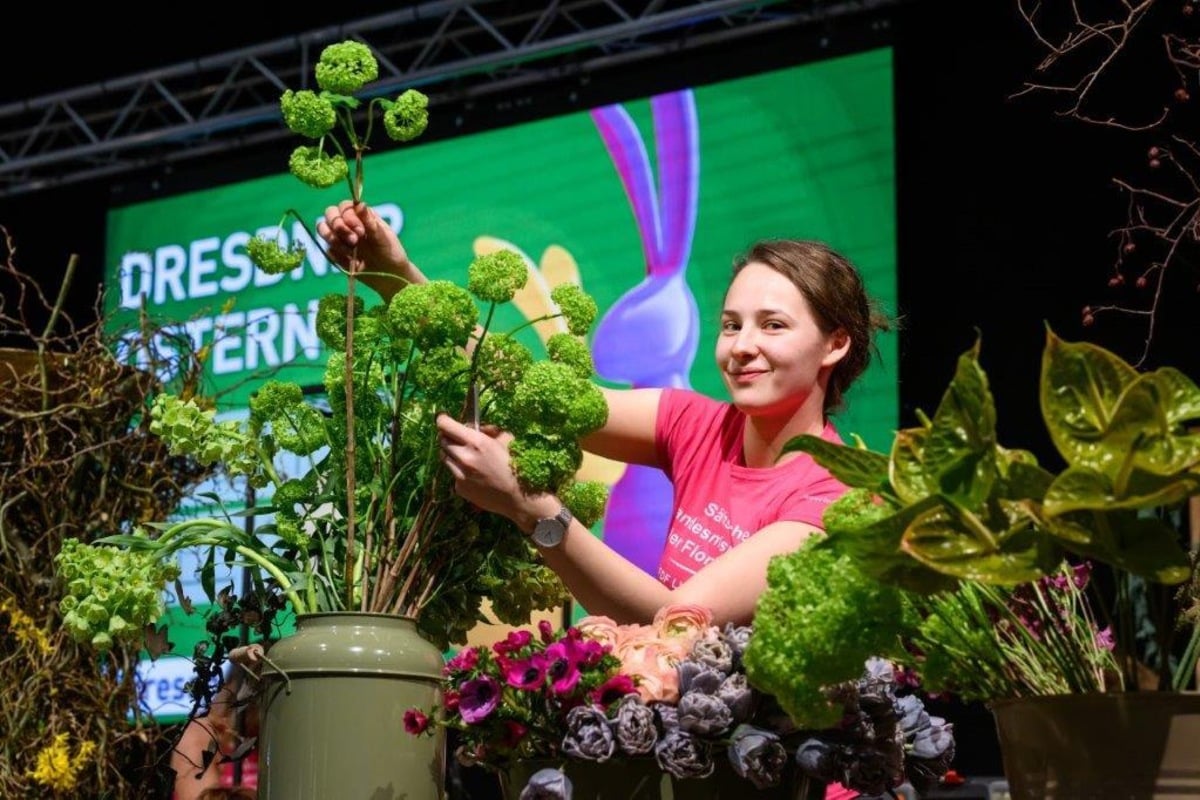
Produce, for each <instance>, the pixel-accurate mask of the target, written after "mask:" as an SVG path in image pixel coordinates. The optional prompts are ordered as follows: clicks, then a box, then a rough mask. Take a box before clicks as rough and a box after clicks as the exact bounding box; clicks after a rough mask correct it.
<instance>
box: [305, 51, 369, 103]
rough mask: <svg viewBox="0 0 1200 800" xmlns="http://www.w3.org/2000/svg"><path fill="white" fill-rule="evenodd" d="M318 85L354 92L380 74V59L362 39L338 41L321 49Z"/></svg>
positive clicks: (349, 92) (347, 92)
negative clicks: (378, 60) (378, 59)
mask: <svg viewBox="0 0 1200 800" xmlns="http://www.w3.org/2000/svg"><path fill="white" fill-rule="evenodd" d="M316 74H317V85H318V86H320V87H321V88H322V89H324V90H325V91H327V92H333V93H334V94H354V93H355V92H357V91H358V90H359V89H361V88H362V87H363V86H365V85H367V84H368V83H370V82H371V81H373V80H375V79H376V78H378V77H379V62H377V61H376V60H375V56H374V54H372V53H371V48H369V47H367V46H366V45H365V44H363V43H362V42H353V41H349V42H338V43H337V44H331V45H329V46H328V47H326V48H325V49H324V50H322V51H321V58H320V60H319V61H318V62H317V69H316Z"/></svg>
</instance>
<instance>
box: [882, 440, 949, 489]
mask: <svg viewBox="0 0 1200 800" xmlns="http://www.w3.org/2000/svg"><path fill="white" fill-rule="evenodd" d="M928 437H929V431H928V429H926V428H905V429H904V430H901V431H897V433H896V438H895V439H893V440H892V458H891V472H890V474H889V478H890V479H891V482H892V490H893V491H895V492H896V496H897V497H898V498H900V500H902V501H903V502H905V503H918V502H920V501H922V500H924V499H926V498H927V497H930V496H932V495H935V494H937V491H938V487H937V479H936V478H935V477H934V475H933V474H932V473H931V472H930V471H928V470H927V469H926V468H925V442H926V440H927V439H928Z"/></svg>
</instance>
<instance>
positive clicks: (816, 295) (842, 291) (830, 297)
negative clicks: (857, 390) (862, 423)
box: [733, 239, 892, 414]
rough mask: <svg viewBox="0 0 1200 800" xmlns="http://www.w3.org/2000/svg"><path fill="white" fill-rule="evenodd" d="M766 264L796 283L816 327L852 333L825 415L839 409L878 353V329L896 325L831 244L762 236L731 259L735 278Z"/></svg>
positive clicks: (831, 383) (833, 374)
mask: <svg viewBox="0 0 1200 800" xmlns="http://www.w3.org/2000/svg"><path fill="white" fill-rule="evenodd" d="M751 262H757V263H760V264H765V265H766V266H768V267H770V268H771V269H773V270H775V271H776V272H778V273H779V274H781V275H783V276H784V277H785V278H787V279H788V280H790V281H791V282H792V283H793V284H795V286H796V288H797V289H799V290H800V294H801V295H803V296H804V299H805V300H806V301H807V302H808V306H809V309H811V311H812V313H813V318H814V319H815V320H816V323H817V327H818V328H820V330H821V332H822V333H824V334H826V335H828V334H831V333H834V332H836V331H838V330H843V331H845V332H846V334H847V336H849V337H850V349H849V350H848V351H847V352H846V355H845V356H844V357H843V358H842V360H841V361H839V362H838V363H837V364H835V365H834V367H833V371H832V372H831V373H830V375H829V386H828V388H827V390H826V393H825V407H824V411H825V413H826V414H829V413H831V412H834V411H837V410H839V409H840V408H841V407H842V405H843V402H844V399H845V394H846V391H847V390H848V389H849V388H850V385H851V384H853V383H854V381H856V380H858V376H859V375H862V374H863V371H864V370H866V368H867V365H868V364H869V363H871V355H872V353H874V354H875V355H876V356H878V355H879V350H878V348H877V347H876V345H875V332H876V331H886V330H890V329H891V327H892V323H891V322H890V321H889V319H888V317H887V315H886V314H885V313H883V311H881V310H880V309H879V308H878V306H877V305H876V303H875V302H874V301H873V300H872V299H871V298H870V297H869V296H868V295H867V291H866V288H865V287H864V286H863V281H862V276H861V275H859V273H858V270H857V269H856V268H855V267H854V265H853V264H851V263H850V262H849V261H848V260H847V259H846V258H845V257H844V256H842V255H841V254H839V253H837V252H836V251H834V250H833V249H831V248H830V247H829V246H828V245H826V244H824V243H822V242H817V241H812V240H806V239H764V240H762V241H759V242H756V243H755V244H753V245H752V246H751V247H750V249H748V250H747V251H746V252H745V253H743V254H742V255H740V256H738V258H737V259H735V260H734V262H733V274H734V276H736V275H737V274H738V273H739V272H741V271H742V269H743V268H745V266H746V265H747V264H750V263H751Z"/></svg>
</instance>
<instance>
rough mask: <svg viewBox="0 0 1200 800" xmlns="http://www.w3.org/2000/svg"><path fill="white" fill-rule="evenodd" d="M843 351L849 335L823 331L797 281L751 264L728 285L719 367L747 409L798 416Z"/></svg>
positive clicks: (754, 413) (735, 400) (756, 413)
mask: <svg viewBox="0 0 1200 800" xmlns="http://www.w3.org/2000/svg"><path fill="white" fill-rule="evenodd" d="M845 351H846V340H845V337H844V336H841V335H835V336H827V335H826V334H824V333H822V332H821V329H820V328H818V327H817V322H816V320H815V319H814V318H813V315H812V312H811V310H810V309H809V306H808V301H807V300H805V299H804V295H802V294H801V293H800V290H799V289H797V288H796V285H795V284H794V283H792V282H791V281H790V280H789V279H788V278H786V277H785V276H783V275H781V274H780V273H778V272H776V271H775V270H773V269H771V268H770V267H768V266H767V265H766V264H762V263H759V262H756V261H755V262H751V263H749V264H747V265H746V266H745V267H744V268H743V269H742V270H741V271H740V272H739V273H738V274H737V277H735V278H734V279H733V283H731V284H730V285H729V291H728V292H726V294H725V308H724V310H723V311H722V313H721V332H720V335H719V336H718V337H717V349H716V356H717V367H718V368H719V369H720V370H721V375H722V377H723V378H724V380H725V386H726V387H727V388H728V389H729V395H730V398H731V399H732V401H733V403H734V405H736V406H737V407H738V408H739V409H741V410H742V411H743V412H744V413H746V414H749V415H750V416H760V415H782V416H790V415H791V414H794V413H795V412H796V410H797V409H799V408H800V406H801V405H802V404H803V403H804V402H805V401H806V400H807V399H808V398H809V397H810V396H811V395H812V393H813V391H815V390H817V389H818V382H817V376H818V374H819V373H820V371H821V369H822V368H823V367H829V366H832V365H833V364H835V363H837V361H838V360H839V359H840V358H841V357H842V356H843V355H844V354H845ZM822 391H823V390H822Z"/></svg>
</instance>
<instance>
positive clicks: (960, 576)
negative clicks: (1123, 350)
mask: <svg viewBox="0 0 1200 800" xmlns="http://www.w3.org/2000/svg"><path fill="white" fill-rule="evenodd" d="M1039 399H1040V405H1041V411H1042V416H1043V419H1044V420H1045V423H1046V426H1047V429H1048V431H1049V434H1050V438H1051V440H1052V442H1053V443H1054V446H1055V448H1056V449H1057V451H1058V454H1059V456H1061V458H1062V461H1063V467H1062V468H1061V469H1059V470H1058V471H1057V472H1055V471H1052V470H1049V469H1047V468H1045V467H1043V466H1041V465H1039V464H1038V463H1037V460H1036V459H1035V457H1034V456H1033V454H1032V453H1030V452H1028V451H1024V450H1015V449H1009V448H1006V447H1003V446H1002V445H1000V444H999V442H998V441H997V436H996V413H995V407H994V404H993V401H992V397H991V394H990V392H989V390H988V382H987V376H986V373H985V372H984V370H983V369H982V367H981V366H980V363H979V345H978V343H977V344H976V345H975V347H973V348H972V349H971V350H970V351H968V352H967V353H965V354H964V355H963V356H961V357H960V359H959V361H958V367H957V371H956V373H955V375H954V378H953V380H952V381H951V384H950V386H949V388H948V389H947V391H946V393H945V394H944V396H943V399H942V402H941V404H940V405H939V407H938V409H937V411H936V413H935V414H934V416H933V417H932V419H930V418H927V417H925V416H924V415H921V416H920V425H918V426H917V427H914V428H909V429H905V430H901V431H899V432H898V433H897V434H896V437H895V440H894V442H893V445H892V450H891V452H890V453H887V454H885V453H876V452H871V451H869V450H866V449H864V448H862V447H855V446H837V445H831V444H829V443H827V442H823V441H820V440H818V439H816V438H814V437H798V438H797V439H795V440H793V442H791V443H790V445H789V446H790V447H791V448H792V449H799V450H803V451H806V452H809V453H811V454H812V455H813V457H814V458H816V459H817V461H818V462H820V463H821V464H823V465H825V466H826V467H828V468H829V469H830V470H831V471H832V472H833V474H834V475H836V476H837V477H838V478H839V479H840V480H842V481H843V482H844V483H846V484H847V485H848V486H850V487H852V490H851V491H850V492H849V493H847V495H845V497H843V498H842V499H841V500H839V501H838V502H836V503H834V504H833V505H831V506H830V508H829V509H828V511H827V512H826V515H825V526H826V531H827V536H825V537H823V538H822V539H821V540H820V541H816V542H814V543H813V544H812V545H811V546H810V547H807V548H805V549H804V551H802V552H801V553H798V554H796V555H794V556H788V557H784V558H782V559H779V563H778V564H774V563H773V564H772V567H771V575H770V578H769V584H770V589H769V590H768V592H767V595H766V596H764V599H763V601H762V603H761V604H760V607H759V610H758V614H757V615H756V619H755V626H756V631H757V632H761V633H762V634H763V635H762V636H761V637H756V639H755V640H754V641H752V642H751V645H750V648H749V651H748V655H747V660H748V662H749V666H750V669H749V673H750V676H751V678H752V679H757V680H758V681H759V682H760V683H761V684H762V685H763V686H764V687H767V688H773V689H775V690H776V691H778V692H779V693H781V694H782V695H783V696H784V697H785V698H787V700H788V701H790V702H792V703H794V704H795V706H796V707H797V708H801V709H807V710H808V711H810V712H812V711H813V710H814V709H815V712H814V713H818V714H819V713H821V707H820V703H819V702H814V701H813V698H814V694H813V686H812V677H813V676H814V675H823V676H825V677H826V679H829V678H831V677H834V676H836V675H837V674H838V673H839V672H844V671H845V669H846V667H845V663H846V662H847V660H848V659H852V658H853V657H854V653H855V652H860V653H861V652H864V651H874V650H878V649H880V648H884V649H886V650H887V651H888V652H890V653H891V654H893V655H895V656H896V657H898V658H902V659H904V660H905V661H906V663H909V664H911V665H913V666H914V667H915V668H916V669H917V671H918V672H921V671H922V669H924V670H925V677H926V679H927V688H930V689H938V688H942V689H948V690H952V691H959V692H962V693H964V694H965V695H967V696H975V697H982V698H984V699H986V700H987V701H989V703H990V704H991V707H992V710H993V713H994V715H995V717H996V720H997V724H998V731H999V734H1000V740H1001V748H1002V755H1003V758H1004V764H1005V772H1006V775H1007V777H1008V780H1009V783H1010V786H1011V788H1012V791H1013V796H1014V797H1020V798H1033V797H1046V796H1071V797H1077V796H1093V795H1092V792H1093V791H1096V792H1099V793H1104V792H1114V791H1115V792H1117V793H1118V794H1122V796H1126V793H1128V796H1139V797H1140V796H1150V793H1151V792H1153V791H1154V787H1155V786H1156V783H1155V781H1156V776H1157V774H1158V772H1159V770H1160V768H1161V769H1163V770H1170V769H1173V768H1179V769H1181V770H1182V772H1177V773H1175V774H1176V777H1181V778H1185V779H1186V780H1188V781H1192V780H1193V779H1195V778H1196V777H1197V776H1196V773H1195V767H1194V765H1195V764H1196V763H1197V758H1198V757H1200V753H1197V752H1196V751H1195V745H1194V744H1189V745H1188V748H1190V749H1186V750H1183V751H1179V750H1178V749H1176V745H1177V743H1178V740H1176V739H1172V738H1169V737H1170V736H1172V735H1177V734H1178V733H1179V728H1178V725H1176V726H1175V728H1174V729H1173V730H1172V728H1171V723H1172V720H1176V721H1178V720H1179V719H1180V718H1181V717H1180V715H1183V714H1195V713H1197V712H1198V711H1200V695H1197V694H1195V693H1194V692H1188V691H1185V690H1187V689H1188V688H1189V687H1192V686H1193V685H1194V684H1193V681H1194V675H1195V665H1196V657H1197V644H1198V642H1200V630H1198V629H1197V627H1196V625H1195V622H1196V619H1197V591H1196V590H1197V583H1196V581H1197V576H1196V560H1195V558H1194V556H1189V552H1188V549H1187V545H1186V542H1185V540H1184V538H1183V537H1182V535H1181V531H1180V526H1179V525H1177V524H1174V522H1173V519H1174V518H1173V517H1172V515H1177V514H1178V513H1179V511H1180V510H1181V507H1182V506H1183V505H1184V503H1185V501H1186V500H1187V499H1188V498H1190V497H1193V496H1195V495H1197V494H1200V436H1198V435H1197V434H1196V433H1195V432H1193V431H1192V430H1190V426H1191V425H1194V423H1195V420H1196V419H1197V418H1200V389H1197V387H1196V385H1195V384H1194V383H1193V382H1192V381H1191V380H1190V379H1189V378H1187V377H1186V376H1185V375H1183V374H1182V373H1180V372H1178V371H1177V370H1174V369H1171V368H1162V369H1158V370H1155V371H1153V372H1144V373H1142V372H1138V371H1137V370H1135V369H1134V368H1133V367H1131V366H1130V365H1129V364H1128V363H1126V362H1125V361H1123V360H1122V359H1121V358H1119V357H1118V356H1116V355H1115V354H1113V353H1111V352H1109V351H1107V350H1105V349H1103V348H1101V347H1098V346H1095V345H1092V344H1087V343H1069V342H1065V341H1063V340H1062V339H1060V338H1059V337H1057V336H1056V335H1055V334H1054V333H1053V332H1052V331H1050V330H1049V329H1047V335H1046V346H1045V350H1044V353H1043V356H1042V370H1041V380H1040V387H1039ZM1176 518H1177V517H1176ZM812 553H818V554H820V555H819V556H817V555H811V554H812ZM1092 567H1095V568H1096V569H1097V570H1103V572H1104V577H1105V578H1106V579H1108V581H1109V583H1108V586H1107V588H1108V591H1106V592H1101V591H1097V592H1092V594H1093V595H1094V596H1093V597H1092V598H1089V596H1088V594H1087V593H1088V591H1089V590H1091V589H1095V588H1096V582H1095V581H1092V580H1090V577H1091V576H1090V575H1089V573H1090V571H1091V568H1092ZM830 575H834V576H837V577H838V580H841V581H842V583H840V584H837V585H835V586H834V587H833V588H829V586H828V584H826V585H823V586H822V588H823V589H824V590H825V591H826V593H827V598H825V599H813V598H811V597H810V598H808V599H807V600H806V599H805V598H804V596H803V595H801V594H800V592H802V591H805V590H803V589H801V588H800V587H802V586H804V585H805V583H806V580H808V579H812V578H814V577H818V578H819V576H826V577H828V576H830ZM807 591H810V592H811V591H812V590H811V589H808V590H807ZM848 593H849V594H848ZM850 595H852V596H853V597H855V598H860V597H861V598H863V599H864V602H863V603H862V604H861V608H860V610H861V613H862V616H861V617H860V619H859V620H858V624H857V626H854V627H855V629H854V630H852V631H849V632H847V631H846V630H836V631H835V632H833V633H831V632H830V630H827V629H828V628H829V627H830V626H828V625H825V624H824V623H818V622H814V621H813V619H812V618H813V613H812V612H813V609H814V607H816V606H817V605H820V604H824V605H823V606H822V607H823V608H828V607H829V606H831V605H837V604H839V603H844V602H846V597H847V596H850ZM1097 597H1098V598H1099V599H1097ZM797 598H800V600H799V601H797ZM808 600H811V602H808ZM1147 607H1148V608H1151V609H1154V608H1160V610H1161V611H1162V612H1163V613H1162V614H1161V615H1160V618H1158V619H1151V618H1148V617H1147V616H1146V614H1145V613H1141V614H1139V609H1141V610H1143V611H1144V609H1145V608H1147ZM852 613H854V612H851V611H848V610H847V611H846V612H845V614H846V616H847V617H849V616H850V615H851V614H852ZM1147 625H1149V626H1150V628H1149V630H1150V631H1151V633H1152V635H1151V637H1150V639H1151V640H1152V642H1153V644H1154V645H1155V646H1154V647H1152V648H1150V650H1149V656H1148V657H1147V655H1146V652H1147V651H1146V650H1145V648H1143V649H1142V652H1141V653H1139V649H1138V645H1139V640H1138V630H1139V628H1138V626H1142V629H1143V630H1144V629H1145V626H1147ZM822 626H823V627H822ZM823 636H824V637H825V638H822V637H823ZM835 636H836V637H840V638H837V639H833V638H831V637H835ZM831 641H833V642H834V643H835V644H834V646H832V647H827V646H828V645H829V643H830V642H831ZM1176 642H1182V646H1177V645H1176ZM788 643H790V644H791V645H792V646H796V645H798V644H803V645H812V646H811V647H809V649H808V650H806V651H804V652H803V653H802V654H799V655H793V654H788V653H786V652H785V651H784V646H785V644H788ZM1143 644H1144V642H1143ZM823 648H824V649H823ZM856 648H857V649H856ZM826 656H828V657H826ZM798 658H800V659H807V660H809V661H811V662H813V664H815V665H816V668H814V669H813V670H810V671H809V672H808V673H806V674H805V675H806V677H805V678H803V679H802V678H799V677H797V676H796V675H795V674H789V673H788V670H789V669H796V668H797V663H796V660H797V659H798ZM839 660H840V661H839ZM930 679H931V680H932V682H933V683H934V684H939V685H930V684H928V681H929V680H930ZM817 682H818V683H819V681H817ZM1146 689H1149V690H1156V689H1157V690H1160V691H1140V690H1146ZM784 705H785V707H787V705H788V702H785V703H784ZM1194 741H1195V740H1194V738H1193V739H1192V742H1194ZM1164 759H1165V760H1164ZM1189 785H1191V784H1190V783H1189ZM1099 786H1103V787H1104V789H1103V791H1101V790H1100V789H1098V788H1097V787H1099ZM1097 796H1098V795H1097Z"/></svg>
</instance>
